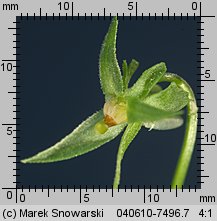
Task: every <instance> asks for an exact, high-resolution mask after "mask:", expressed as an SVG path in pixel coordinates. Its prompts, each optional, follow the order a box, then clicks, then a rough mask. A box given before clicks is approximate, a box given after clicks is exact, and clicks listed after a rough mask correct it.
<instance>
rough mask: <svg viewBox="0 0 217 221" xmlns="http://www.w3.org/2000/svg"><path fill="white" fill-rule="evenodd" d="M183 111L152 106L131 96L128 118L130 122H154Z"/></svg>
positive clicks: (128, 104)
mask: <svg viewBox="0 0 217 221" xmlns="http://www.w3.org/2000/svg"><path fill="white" fill-rule="evenodd" d="M181 113H182V112H168V111H164V110H161V109H159V108H156V107H153V106H150V105H148V104H145V103H144V102H141V101H140V100H138V99H136V98H130V99H128V101H127V119H128V122H129V123H133V122H153V121H158V120H162V119H165V118H170V117H173V116H177V115H180V114H181Z"/></svg>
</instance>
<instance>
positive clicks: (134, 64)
mask: <svg viewBox="0 0 217 221" xmlns="http://www.w3.org/2000/svg"><path fill="white" fill-rule="evenodd" d="M138 67H139V62H138V61H136V60H135V59H132V61H131V62H130V64H129V66H127V62H126V60H124V61H123V65H122V69H123V86H124V90H126V89H127V88H128V84H129V82H130V79H131V77H132V76H133V74H134V73H135V71H136V70H137V68H138Z"/></svg>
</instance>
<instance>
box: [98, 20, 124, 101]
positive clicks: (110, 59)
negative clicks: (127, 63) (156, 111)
mask: <svg viewBox="0 0 217 221" xmlns="http://www.w3.org/2000/svg"><path fill="white" fill-rule="evenodd" d="M117 28H118V20H117V17H114V18H113V19H112V22H111V25H110V27H109V30H108V33H107V34H106V36H105V39H104V42H103V44H102V47H101V52H100V57H99V73H100V82H101V87H102V91H103V93H104V94H105V96H106V97H111V96H118V95H120V94H121V93H122V92H123V80H122V76H121V71H120V68H119V65H118V61H117V58H116V34H117Z"/></svg>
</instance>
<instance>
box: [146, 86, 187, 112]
mask: <svg viewBox="0 0 217 221" xmlns="http://www.w3.org/2000/svg"><path fill="white" fill-rule="evenodd" d="M188 102H189V99H188V93H187V92H186V91H184V90H183V89H182V88H180V87H178V86H177V84H176V83H175V82H172V83H171V84H170V85H169V86H168V87H167V88H166V89H165V90H163V91H160V92H159V93H156V94H153V95H150V96H148V97H146V98H145V100H144V103H145V104H148V105H150V106H153V107H156V108H158V109H161V110H164V111H169V112H176V111H179V110H181V109H182V108H184V107H185V106H186V105H187V104H188Z"/></svg>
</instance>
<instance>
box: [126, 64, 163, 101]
mask: <svg viewBox="0 0 217 221" xmlns="http://www.w3.org/2000/svg"><path fill="white" fill-rule="evenodd" d="M166 70H167V69H166V65H165V63H164V62H161V63H159V64H156V65H154V66H153V67H151V68H149V69H147V70H146V71H144V72H143V73H142V75H141V76H140V78H139V79H138V80H137V81H136V83H135V84H134V85H133V86H132V87H131V88H130V89H129V90H128V92H127V96H128V97H137V98H142V99H143V98H145V97H146V96H147V95H148V94H149V92H150V91H151V89H152V88H153V87H154V85H155V84H157V82H158V81H159V80H160V79H161V78H162V76H163V75H164V74H165V72H166Z"/></svg>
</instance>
